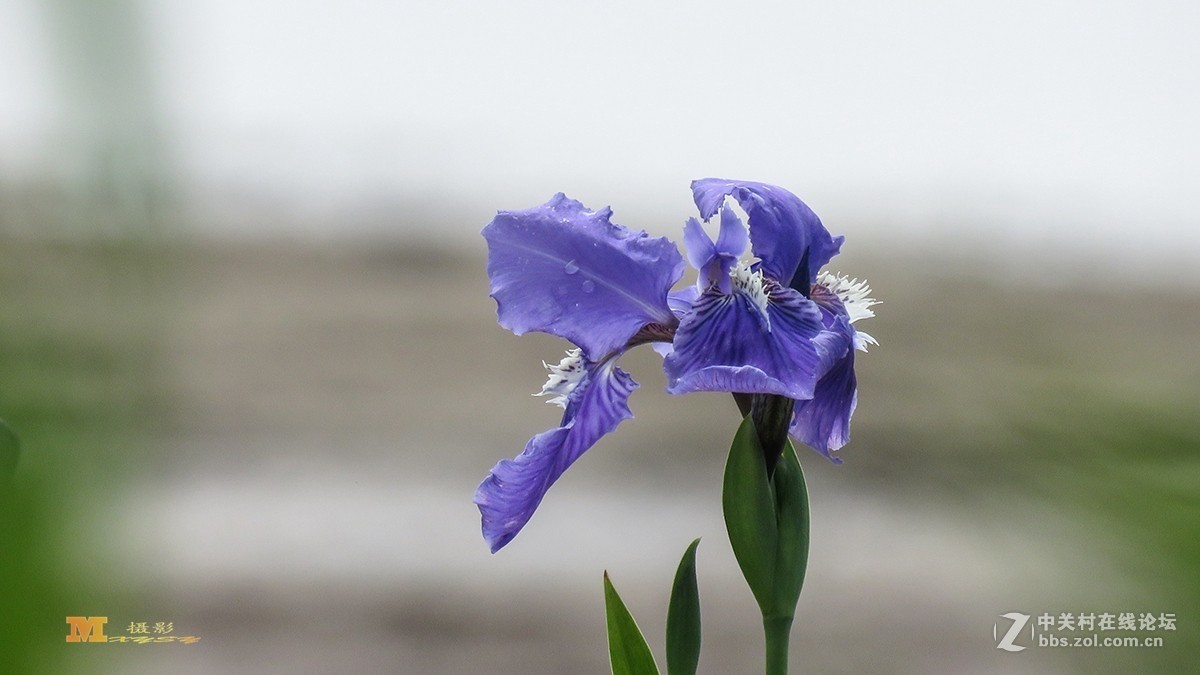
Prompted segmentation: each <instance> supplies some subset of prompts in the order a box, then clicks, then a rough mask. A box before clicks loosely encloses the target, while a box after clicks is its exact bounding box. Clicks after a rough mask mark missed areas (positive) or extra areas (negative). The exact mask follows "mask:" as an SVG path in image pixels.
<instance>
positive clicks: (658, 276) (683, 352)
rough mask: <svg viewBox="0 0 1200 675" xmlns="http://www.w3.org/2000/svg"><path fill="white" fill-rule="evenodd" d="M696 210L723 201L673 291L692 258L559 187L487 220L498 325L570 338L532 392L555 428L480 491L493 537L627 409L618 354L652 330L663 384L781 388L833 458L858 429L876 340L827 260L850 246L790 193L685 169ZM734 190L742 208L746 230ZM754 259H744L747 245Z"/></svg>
mask: <svg viewBox="0 0 1200 675" xmlns="http://www.w3.org/2000/svg"><path fill="white" fill-rule="evenodd" d="M692 193H693V197H694V199H695V201H696V206H697V207H698V208H699V210H700V217H701V218H702V219H703V220H704V221H705V222H708V221H709V220H710V219H711V218H712V217H713V216H715V215H717V213H718V212H720V229H719V234H718V236H717V239H716V241H714V240H713V239H712V238H710V237H709V235H708V234H707V233H706V232H705V231H704V228H703V227H702V225H701V223H700V222H699V221H698V220H696V219H695V218H692V219H689V220H688V221H687V224H686V225H685V227H684V244H685V245H686V248H687V253H688V261H689V262H690V263H691V264H692V266H693V267H695V268H696V269H697V270H698V278H697V281H696V284H695V285H691V286H688V287H686V288H683V289H679V290H674V291H673V290H672V288H673V287H674V286H675V284H676V283H677V282H678V281H679V280H680V279H681V278H682V276H683V272H684V264H683V259H682V258H681V257H680V255H679V252H678V250H677V249H676V248H675V245H674V244H672V243H671V242H670V241H669V240H668V239H666V238H663V237H658V238H654V237H650V236H649V235H647V234H646V233H645V232H631V231H629V230H627V229H626V228H624V227H621V226H620V225H617V224H615V223H613V222H611V220H610V217H611V215H612V211H611V210H610V209H608V208H604V209H601V210H599V211H591V210H588V209H587V208H585V207H584V206H583V205H582V204H580V203H579V202H577V201H575V200H572V199H568V198H567V197H566V196H564V195H562V194H558V195H555V197H554V198H553V199H551V200H550V201H548V202H546V203H545V204H543V205H542V206H538V207H535V208H532V209H528V210H525V211H501V212H500V213H498V214H497V215H496V217H495V218H494V219H493V220H492V222H491V223H489V224H488V225H487V227H485V228H484V229H483V236H484V238H485V239H487V242H488V268H487V269H488V277H489V278H490V279H491V295H492V297H493V298H494V299H495V300H496V303H497V308H498V309H497V313H498V316H499V321H500V325H502V326H504V327H505V328H508V329H509V330H512V331H513V332H514V333H516V334H518V335H520V334H523V333H526V332H529V331H540V332H545V333H550V334H552V335H557V336H559V337H562V338H566V339H567V340H569V341H571V342H572V343H573V344H574V345H575V346H576V348H575V349H572V350H570V351H568V352H567V355H566V357H565V358H563V359H562V360H561V361H560V362H559V363H558V364H556V365H547V366H546V367H547V369H548V370H549V374H550V377H549V380H548V381H547V382H546V384H545V386H543V387H542V391H541V392H539V395H551V396H553V398H551V399H550V402H551V403H554V404H557V405H559V406H561V407H562V408H563V417H562V422H561V423H560V424H559V426H558V427H556V428H554V429H550V430H548V431H545V432H542V433H540V434H538V435H536V436H534V437H533V438H531V439H530V440H529V442H528V443H527V444H526V446H525V449H524V451H523V452H521V454H520V455H518V456H517V457H516V458H514V459H505V460H501V461H500V462H499V463H498V464H496V466H495V467H494V468H493V469H492V471H491V473H490V474H489V475H488V476H487V478H485V479H484V481H483V482H482V483H481V484H480V486H479V489H478V490H477V491H476V493H475V504H476V505H478V506H479V510H480V512H481V514H482V517H483V535H484V539H485V540H486V541H487V543H488V545H489V546H490V547H491V550H492V551H493V552H495V551H498V550H499V549H500V548H502V547H503V546H504V545H505V544H507V543H508V542H509V541H511V540H512V538H513V537H514V536H516V534H517V533H518V532H519V531H520V530H521V528H522V527H524V526H525V523H526V522H528V521H529V518H530V517H531V516H532V515H533V512H534V510H535V509H536V508H537V507H538V505H539V504H540V503H541V501H542V498H543V497H544V496H545V494H546V492H547V490H549V488H550V486H551V485H553V484H554V482H555V481H556V480H558V477H559V476H561V475H562V473H563V472H564V471H566V469H567V468H568V467H569V466H570V465H571V464H572V463H573V462H574V461H575V460H576V459H578V458H579V456H580V455H582V454H583V453H584V452H585V451H586V450H587V449H588V448H590V447H592V445H594V444H595V443H596V441H597V440H599V438H600V437H601V436H603V435H605V434H607V433H609V432H610V431H613V430H614V429H615V428H616V427H617V425H618V424H620V423H621V421H623V420H625V419H628V418H631V417H633V414H632V413H631V412H630V410H629V406H628V399H629V395H630V394H631V393H632V392H633V390H634V389H636V388H637V383H636V382H634V381H633V378H632V377H630V376H629V374H628V373H626V372H625V371H623V370H621V369H620V368H619V367H617V365H616V362H617V359H618V358H619V357H620V356H621V354H623V353H624V352H625V351H626V350H628V349H630V348H632V347H634V346H637V345H640V344H645V343H654V345H655V348H656V349H657V350H658V351H659V352H660V353H662V354H663V355H664V357H665V358H664V361H663V367H664V370H665V371H666V374H667V380H668V386H667V391H669V392H670V393H672V394H683V393H687V392H691V391H721V392H730V393H734V394H759V395H772V396H776V397H783V399H786V400H785V403H787V405H789V406H794V407H793V408H792V420H791V425H790V429H789V431H790V434H791V435H792V436H793V437H795V438H796V439H798V440H800V441H802V442H804V443H805V444H807V445H808V446H810V447H812V448H814V449H815V450H817V451H818V452H820V453H821V454H823V455H824V456H826V457H828V458H829V459H831V460H832V461H834V462H839V463H840V462H841V460H840V459H838V458H836V457H835V456H834V455H833V454H832V453H833V452H834V451H835V450H837V449H838V448H840V447H842V446H843V445H844V444H845V443H846V442H847V441H848V440H849V437H850V417H851V415H852V414H853V412H854V407H855V402H856V390H857V385H856V381H855V377H854V351H855V349H861V350H863V351H865V349H866V345H867V344H874V340H873V339H872V338H871V337H870V336H868V335H866V334H865V333H862V332H860V331H856V330H855V329H854V328H853V326H852V325H851V324H852V323H854V322H855V321H857V320H858V319H861V318H866V317H870V316H873V315H874V314H873V312H872V311H871V309H870V307H871V306H872V305H873V304H875V301H873V300H871V299H870V298H868V297H867V294H868V293H869V291H870V289H869V287H867V286H866V284H865V283H862V282H858V281H857V280H852V279H847V278H845V277H841V276H837V275H831V274H827V273H821V274H818V271H819V270H820V268H821V267H822V266H824V265H825V264H826V263H827V262H829V260H830V259H831V258H833V256H834V255H836V254H837V253H838V250H839V248H840V247H841V244H842V240H843V238H842V237H833V236H832V235H830V233H829V231H828V230H826V229H825V226H824V225H822V224H821V221H820V219H819V218H817V216H816V214H815V213H813V212H812V210H811V209H809V208H808V206H807V205H805V204H804V202H802V201H800V199H799V198H797V197H796V196H795V195H793V194H792V193H790V192H788V191H787V190H784V189H782V188H779V187H775V186H773V185H766V184H763V183H753V182H747V181H729V180H720V179H715V178H706V179H703V180H698V181H694V182H693V183H692ZM727 197H732V199H733V201H734V202H736V203H737V204H738V205H739V206H740V207H741V209H742V210H743V211H744V212H745V213H746V214H747V216H748V221H749V233H747V231H746V228H745V227H743V225H742V222H741V220H740V219H739V218H738V216H737V214H736V213H735V212H734V210H733V209H732V208H731V207H730V206H729V205H727V204H726V198H727ZM747 248H750V249H751V250H752V253H753V256H754V258H755V260H753V261H746V260H743V255H744V254H745V252H746V249H747Z"/></svg>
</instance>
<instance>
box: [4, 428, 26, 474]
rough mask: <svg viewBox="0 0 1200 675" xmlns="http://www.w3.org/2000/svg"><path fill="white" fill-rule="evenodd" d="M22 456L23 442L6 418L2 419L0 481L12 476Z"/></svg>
mask: <svg viewBox="0 0 1200 675" xmlns="http://www.w3.org/2000/svg"><path fill="white" fill-rule="evenodd" d="M20 456H21V443H20V442H19V441H18V440H17V435H16V434H15V433H13V430H12V429H10V428H9V426H8V425H7V424H5V423H4V420H0V481H6V480H8V479H10V478H12V476H13V474H14V473H16V471H17V459H18V458H20Z"/></svg>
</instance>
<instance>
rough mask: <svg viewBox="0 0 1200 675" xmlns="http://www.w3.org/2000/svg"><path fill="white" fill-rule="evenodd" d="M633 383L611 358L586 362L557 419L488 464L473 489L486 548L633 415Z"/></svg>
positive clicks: (509, 534) (509, 533)
mask: <svg viewBox="0 0 1200 675" xmlns="http://www.w3.org/2000/svg"><path fill="white" fill-rule="evenodd" d="M637 386H638V385H637V383H636V382H634V381H633V378H632V377H630V376H629V374H628V373H626V372H625V371H623V370H621V369H620V368H617V367H616V366H615V365H614V361H612V360H610V361H607V362H606V363H605V364H603V365H600V366H598V367H597V366H592V370H590V371H589V372H588V373H587V375H586V376H585V377H584V379H583V380H582V381H580V383H579V385H578V386H577V387H576V388H575V389H574V391H572V392H571V394H570V397H569V402H568V403H567V407H566V410H565V412H564V414H563V419H562V424H561V425H560V426H559V427H558V428H556V429H550V430H549V431H545V432H542V433H540V434H538V435H537V436H534V437H533V438H531V439H529V442H528V443H527V444H526V445H525V450H524V451H523V452H521V454H520V455H518V456H517V457H516V458H514V459H505V460H501V461H500V462H499V463H498V464H496V466H495V467H493V468H492V471H491V473H490V474H488V477H487V478H485V479H484V480H483V482H482V483H480V484H479V489H478V490H476V491H475V504H476V505H477V506H479V512H480V514H481V515H482V517H483V537H484V539H485V540H486V541H487V543H488V546H490V547H491V550H492V553H495V552H496V551H498V550H500V549H501V548H502V547H503V546H504V545H505V544H507V543H508V542H510V541H512V538H513V537H515V536H516V535H517V533H518V532H520V531H521V528H522V527H524V526H525V523H527V522H528V521H529V518H530V517H531V516H532V515H533V512H534V510H536V509H537V507H538V504H540V503H541V502H542V498H543V497H544V496H545V495H546V491H547V490H549V489H550V486H551V485H553V484H554V481H556V480H558V477H559V476H561V475H562V474H563V472H564V471H566V470H567V467H569V466H571V464H572V463H573V462H574V461H575V460H576V459H579V456H580V455H582V454H583V453H584V452H585V451H586V450H587V449H588V448H590V447H592V445H594V444H595V443H596V441H597V440H599V439H600V437H601V436H603V435H605V434H607V433H609V432H611V431H612V430H614V429H616V428H617V425H618V424H620V423H621V421H622V420H626V419H629V418H631V417H633V413H632V412H630V410H629V405H628V400H629V395H630V394H631V393H632V392H633V390H634V389H637Z"/></svg>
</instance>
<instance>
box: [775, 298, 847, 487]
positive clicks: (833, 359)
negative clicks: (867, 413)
mask: <svg viewBox="0 0 1200 675" xmlns="http://www.w3.org/2000/svg"><path fill="white" fill-rule="evenodd" d="M823 313H824V314H825V315H826V318H830V316H831V315H830V314H829V313H828V312H825V311H824V310H823ZM815 342H816V344H817V347H818V350H819V351H820V353H821V373H822V374H821V379H820V380H818V381H817V387H816V390H815V391H814V392H813V396H812V398H811V399H808V400H802V401H796V410H795V415H794V416H793V418H792V424H791V428H790V429H789V433H790V434H791V435H792V436H793V437H794V438H796V439H797V440H799V441H801V442H803V443H804V444H805V445H807V446H809V447H810V448H812V449H814V450H816V451H817V452H819V453H821V454H822V455H825V456H826V457H828V458H829V459H830V460H831V461H833V462H834V463H837V464H841V462H842V460H841V459H839V458H837V457H834V456H833V454H832V453H833V451H835V450H837V449H839V448H841V447H842V446H843V445H845V444H846V443H847V442H848V441H849V440H850V417H851V416H852V415H853V414H854V408H855V406H856V405H857V403H858V388H857V387H858V384H857V379H856V378H855V376H854V328H853V327H851V326H850V322H849V321H847V320H846V317H845V316H837V317H833V322H832V327H831V328H830V329H828V330H825V331H822V333H821V335H820V336H818V338H817V339H816V340H815Z"/></svg>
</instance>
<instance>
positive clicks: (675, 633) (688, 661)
mask: <svg viewBox="0 0 1200 675" xmlns="http://www.w3.org/2000/svg"><path fill="white" fill-rule="evenodd" d="M699 545H700V540H699V539H696V540H695V541H693V542H692V543H691V545H690V546H688V548H687V550H686V551H684V553H683V559H682V560H680V561H679V568H678V569H677V570H676V571H675V583H674V585H673V586H672V587H671V602H670V605H669V606H668V608H667V675H694V673H695V672H696V667H697V666H698V665H699V663H700V639H701V636H700V589H699V586H698V585H697V583H696V547H697V546H699Z"/></svg>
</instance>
